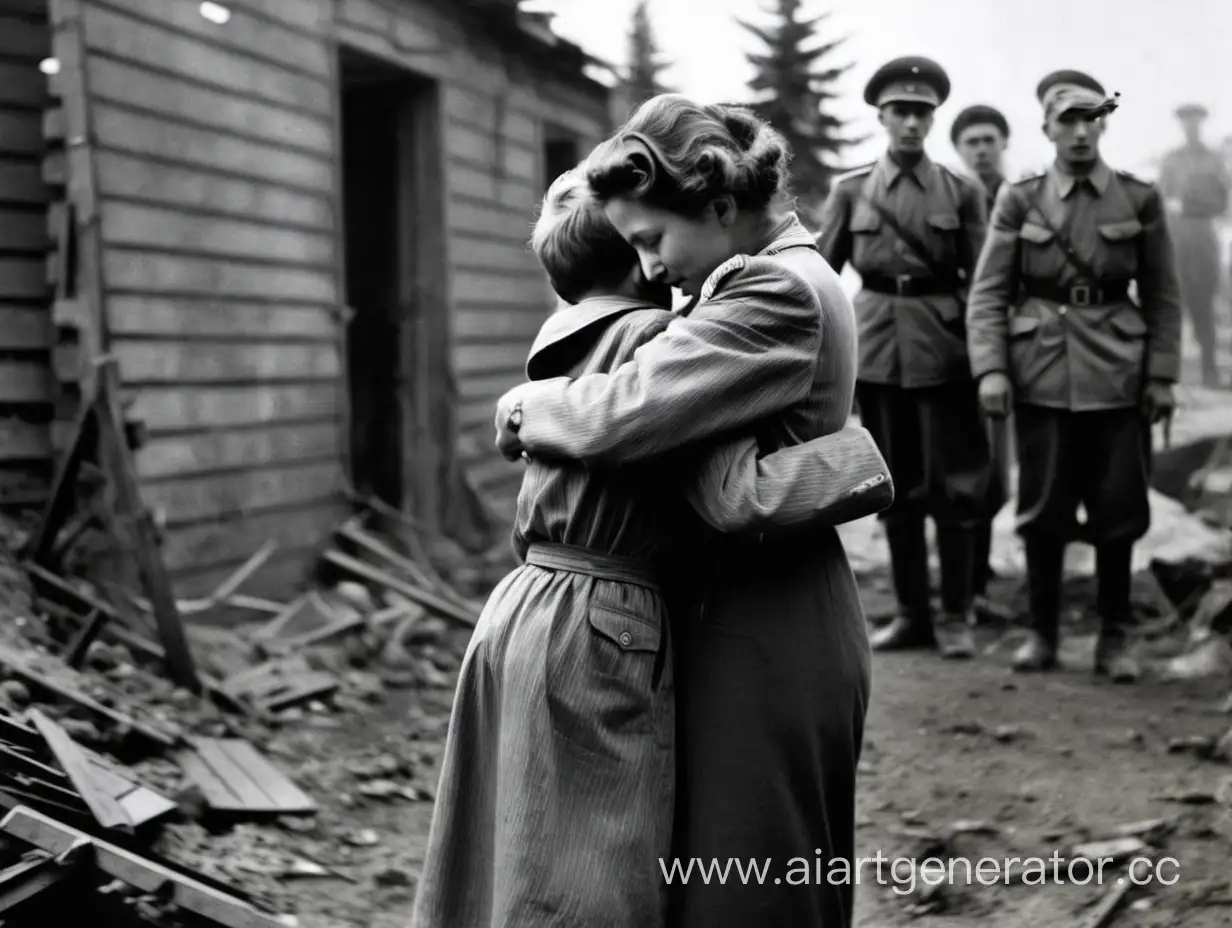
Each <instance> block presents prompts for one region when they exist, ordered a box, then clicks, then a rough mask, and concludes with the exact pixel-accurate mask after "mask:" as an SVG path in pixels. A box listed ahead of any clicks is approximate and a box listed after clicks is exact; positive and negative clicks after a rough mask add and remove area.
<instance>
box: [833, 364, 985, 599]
mask: <svg viewBox="0 0 1232 928" xmlns="http://www.w3.org/2000/svg"><path fill="white" fill-rule="evenodd" d="M856 396H857V400H858V402H859V404H860V421H861V424H863V426H864V427H865V428H866V429H868V430H869V432H870V433H871V434H872V436H873V440H874V441H875V442H876V443H877V447H878V449H879V450H880V451H881V454H882V456H883V457H884V458H885V460H886V465H887V466H888V467H889V469H890V474H891V476H892V477H893V478H894V502H893V503H892V504H891V505H890V507H889V508H888V509H886V510H885V511H883V512H882V513H881V514H880V515H879V516H878V518H880V519H881V520H882V521H883V522H884V523H885V527H886V537H887V539H888V541H889V544H890V560H891V567H892V569H893V572H894V586H895V594H896V596H897V598H898V602H899V607H900V609H901V610H902V611H903V612H904V613H905V614H908V615H911V616H913V617H916V618H919V619H923V618H925V616H926V614H927V611H928V599H929V580H928V557H927V548H926V546H925V540H924V537H925V536H924V519H925V517H926V516H931V517H932V519H933V521H934V522H935V523H936V525H937V541H938V555H939V556H940V560H941V600H942V608H943V610H944V611H945V612H947V613H958V612H965V611H966V610H967V609H968V608H969V607H970V604H971V596H972V585H973V580H974V571H975V560H974V558H975V549H976V534H977V531H978V530H979V527H980V525H981V523H983V522H984V521H985V520H986V519H987V516H988V501H989V481H990V480H991V478H992V469H991V467H990V463H989V449H988V434H987V432H986V430H985V427H984V422H983V419H982V417H981V414H980V409H979V396H978V392H977V389H976V384H975V381H974V380H961V381H956V382H953V383H947V384H942V385H940V386H936V387H924V388H917V389H905V388H903V387H898V386H889V385H885V384H874V383H867V382H864V381H861V382H859V383H857V384H856Z"/></svg>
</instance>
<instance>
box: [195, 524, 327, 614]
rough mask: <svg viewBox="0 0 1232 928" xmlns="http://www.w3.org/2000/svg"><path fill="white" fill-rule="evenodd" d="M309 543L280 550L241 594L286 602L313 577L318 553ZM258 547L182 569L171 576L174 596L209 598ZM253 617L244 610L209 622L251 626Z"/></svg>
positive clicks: (300, 541) (313, 543) (302, 542)
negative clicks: (211, 562) (226, 622)
mask: <svg viewBox="0 0 1232 928" xmlns="http://www.w3.org/2000/svg"><path fill="white" fill-rule="evenodd" d="M318 541H319V539H316V538H314V539H312V540H311V543H309V544H305V539H300V540H299V542H298V543H297V544H295V545H294V546H287V547H281V548H279V549H278V550H277V551H275V552H274V555H273V557H271V558H270V559H269V560H268V561H266V562H265V564H264V565H262V567H261V569H260V570H258V571H257V572H256V573H255V574H253V576H252V577H250V578H249V579H248V580H247V581H245V583H244V592H245V593H247V594H248V595H250V596H262V597H266V598H268V599H274V600H277V601H286V600H288V599H290V598H291V597H292V596H294V595H295V594H296V593H297V592H298V591H300V590H302V589H303V588H304V585H305V584H306V583H307V582H308V581H309V579H310V578H311V576H312V572H313V570H314V569H315V568H316V566H317V564H318V563H319V562H320V553H319V551H318V550H317V546H316V543H317V542H318ZM259 547H260V545H257V547H254V548H253V549H252V550H250V551H241V549H238V548H237V549H236V550H237V551H239V552H240V553H237V554H236V555H235V556H234V557H231V558H228V559H227V560H224V561H221V562H218V563H216V564H203V565H193V566H190V567H185V568H183V569H181V570H179V571H176V572H175V573H174V574H173V575H172V582H173V584H174V586H175V595H176V596H177V597H180V598H183V599H194V598H197V597H201V596H208V595H209V594H210V593H213V592H214V591H215V590H216V589H218V585H219V584H220V583H222V582H223V581H224V580H226V579H227V578H228V577H230V576H231V574H233V573H234V572H235V570H236V568H238V567H240V566H241V565H242V564H243V563H244V561H245V560H247V559H248V558H249V557H251V556H252V555H253V554H255V553H256V551H257V549H258V548H259ZM252 618H253V613H251V612H248V611H246V610H234V611H232V612H230V613H226V612H224V613H222V614H221V616H220V617H216V616H211V617H210V622H211V624H213V623H214V622H216V621H226V620H227V619H230V620H231V621H233V622H251V621H252Z"/></svg>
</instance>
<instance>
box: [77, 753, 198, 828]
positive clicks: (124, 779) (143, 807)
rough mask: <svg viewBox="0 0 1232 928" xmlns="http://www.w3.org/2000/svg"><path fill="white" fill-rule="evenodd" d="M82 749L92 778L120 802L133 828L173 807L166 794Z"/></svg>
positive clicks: (162, 814) (171, 809)
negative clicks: (155, 790) (89, 766)
mask: <svg viewBox="0 0 1232 928" xmlns="http://www.w3.org/2000/svg"><path fill="white" fill-rule="evenodd" d="M83 753H84V754H85V755H86V758H87V759H88V760H89V761H90V764H91V765H92V766H93V773H94V778H95V781H96V782H97V783H98V785H99V788H101V789H102V790H104V791H105V792H107V793H108V794H109V795H110V796H111V797H112V798H113V799H115V800H116V802H118V803H119V804H120V808H122V809H123V810H124V814H125V815H127V816H128V821H129V822H130V823H131V824H132V826H133V828H139V827H140V826H142V825H144V824H146V823H148V822H152V821H154V820H155V819H158V818H162V817H163V816H164V815H167V814H169V813H171V812H173V811H175V809H176V804H175V803H174V802H172V801H171V800H170V799H168V798H167V797H166V796H163V795H160V794H159V793H156V792H154V790H152V789H150V788H149V787H148V786H146V785H144V784H142V783H139V782H137V781H135V780H132V779H130V778H129V777H128V776H127V775H126V774H125V773H124V772H121V771H120V770H119V769H117V768H115V767H112V766H111V762H110V761H108V760H106V759H104V758H103V757H101V756H100V755H98V754H94V753H92V752H90V751H84V752H83Z"/></svg>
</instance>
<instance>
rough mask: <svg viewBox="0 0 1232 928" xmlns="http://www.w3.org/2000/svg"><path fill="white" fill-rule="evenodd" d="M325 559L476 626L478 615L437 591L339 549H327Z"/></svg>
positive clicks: (438, 611)
mask: <svg viewBox="0 0 1232 928" xmlns="http://www.w3.org/2000/svg"><path fill="white" fill-rule="evenodd" d="M325 560H327V561H329V562H330V563H331V564H334V565H335V566H337V567H341V568H342V569H343V570H349V571H350V572H351V573H353V574H355V575H356V576H359V577H363V578H364V579H365V580H371V581H372V582H373V583H379V584H381V585H382V586H385V587H388V588H389V589H391V590H394V591H395V592H398V593H401V594H402V595H403V596H405V597H406V598H407V599H409V600H411V601H412V602H416V603H419V605H421V606H425V607H426V608H428V609H431V610H432V611H434V612H436V613H439V614H440V615H443V616H445V617H447V618H450V619H453V620H455V621H457V622H460V623H462V624H463V625H465V626H467V627H468V628H474V627H475V624H476V622H477V621H478V617H477V616H476V615H475V614H474V613H473V612H471V611H470V610H468V609H464V608H463V607H461V606H459V605H458V604H457V603H453V602H450V601H449V600H447V599H442V598H441V597H440V596H437V595H436V594H435V593H428V592H426V591H424V590H421V589H420V588H419V587H417V586H415V585H413V584H411V583H408V582H407V581H405V580H401V579H399V578H398V577H395V576H392V575H391V574H389V573H387V572H385V571H383V570H380V569H378V568H376V567H373V566H371V565H369V564H366V563H364V562H363V561H359V560H356V559H355V558H353V557H350V556H348V555H346V554H342V553H341V552H338V551H326V552H325Z"/></svg>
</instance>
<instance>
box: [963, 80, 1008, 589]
mask: <svg viewBox="0 0 1232 928" xmlns="http://www.w3.org/2000/svg"><path fill="white" fill-rule="evenodd" d="M1009 139H1010V124H1009V121H1008V120H1007V119H1006V118H1005V115H1004V114H1003V113H1002V112H1001V111H1000V110H998V109H997V108H996V107H992V106H987V105H985V104H982V103H977V104H975V105H973V106H968V107H967V108H966V109H964V110H962V111H961V112H960V113H959V114H958V115H957V116H955V117H954V123H953V125H951V126H950V141H951V142H952V143H953V145H954V149H955V150H956V151H957V152H958V156H959V157H960V158H962V161H963V165H964V166H965V167H966V169H967V170H968V171H970V172H971V176H972V177H974V178H976V179H977V180H978V181H979V182H980V184H981V185H982V186H983V188H984V191H985V193H986V194H987V195H986V197H985V199H984V202H985V205H986V206H987V207H988V212H989V213H990V214H991V212H992V207H993V203H994V202H995V201H996V198H997V192H998V191H999V190H1000V189H1001V184H1002V183H1004V181H1005V167H1004V164H1003V161H1004V157H1005V150H1006V148H1007V147H1008V146H1009ZM987 426H988V444H989V448H990V450H991V453H992V459H993V468H992V472H991V474H990V479H989V481H988V500H987V505H988V516H987V518H986V519H985V520H984V522H983V523H982V524H981V525H980V527H979V529H978V530H977V531H976V536H975V580H974V585H973V588H974V592H975V602H976V604H977V611H978V610H980V609H988V608H991V607H990V606H989V605H988V603H987V600H986V595H987V591H988V582H989V581H990V580H991V579H992V578H993V576H994V573H993V569H992V564H991V562H990V558H991V555H992V520H993V517H994V516H995V515H996V514H997V513H998V512H1000V511H1001V507H1002V506H1004V505H1005V501H1006V491H1007V489H1008V487H1009V475H1010V454H1011V448H1010V438H1009V436H1010V430H1009V427H1008V425H1007V423H1006V421H1005V420H1004V419H994V418H991V417H990V418H989V419H988V420H987Z"/></svg>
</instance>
